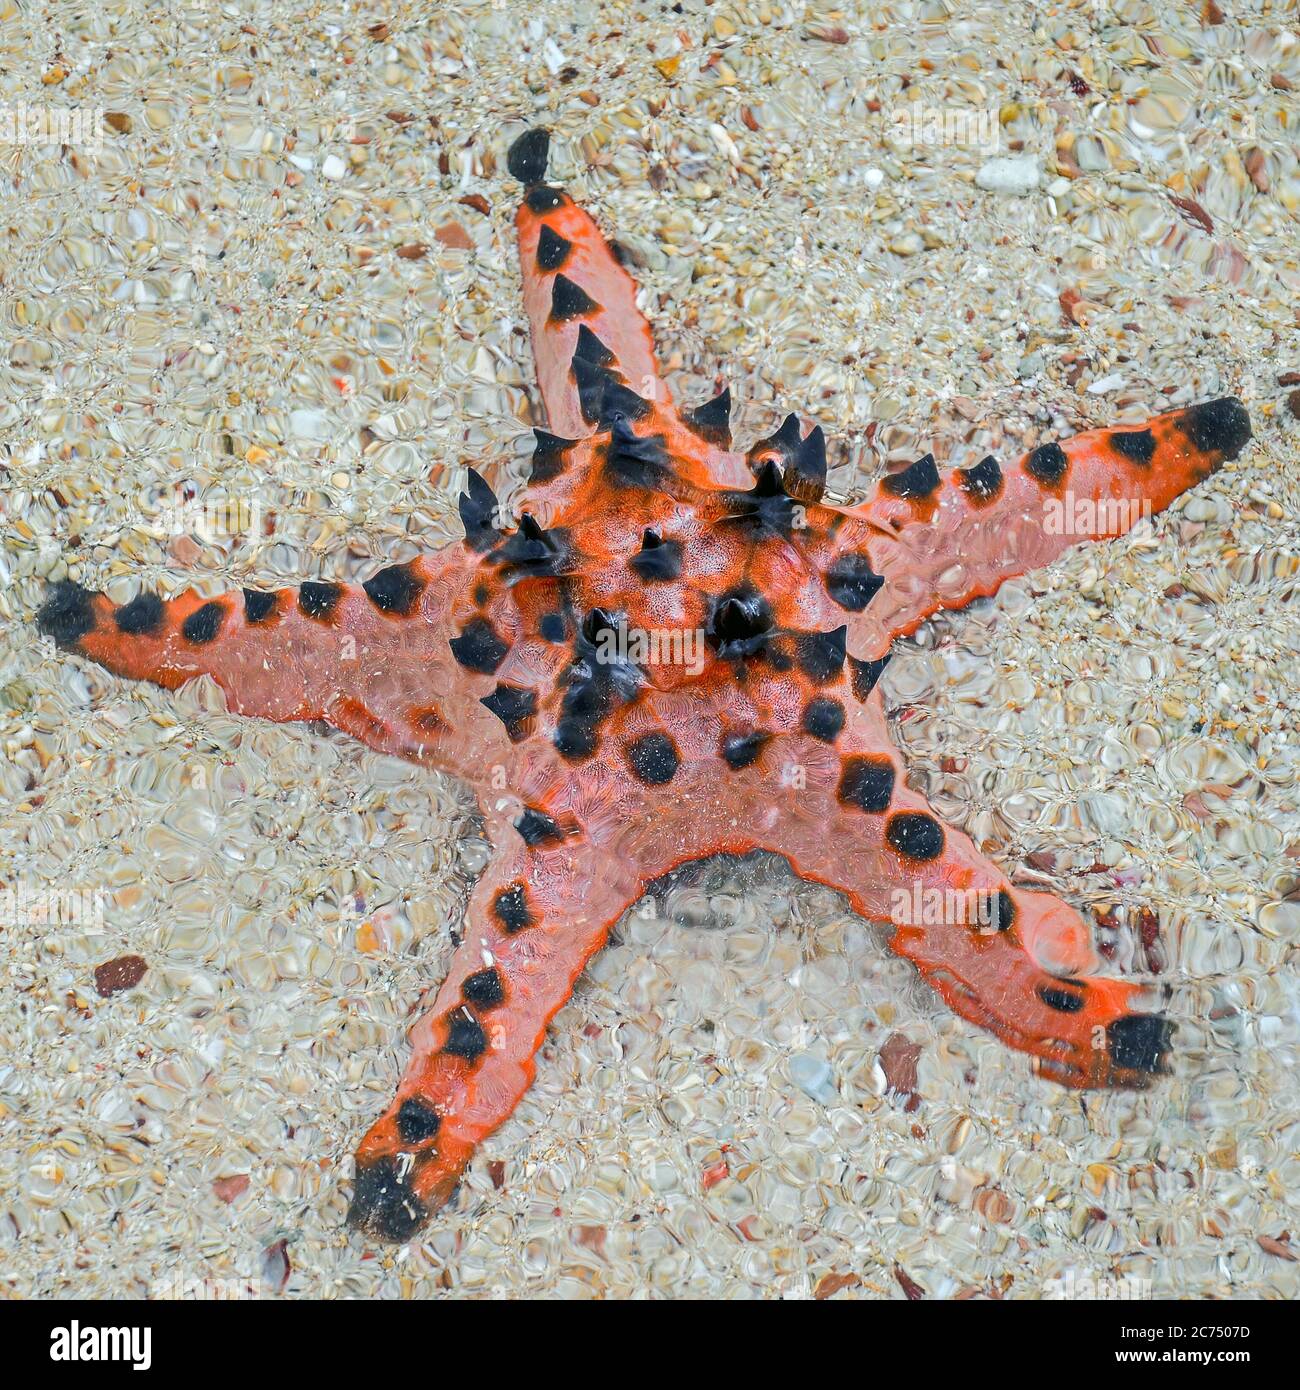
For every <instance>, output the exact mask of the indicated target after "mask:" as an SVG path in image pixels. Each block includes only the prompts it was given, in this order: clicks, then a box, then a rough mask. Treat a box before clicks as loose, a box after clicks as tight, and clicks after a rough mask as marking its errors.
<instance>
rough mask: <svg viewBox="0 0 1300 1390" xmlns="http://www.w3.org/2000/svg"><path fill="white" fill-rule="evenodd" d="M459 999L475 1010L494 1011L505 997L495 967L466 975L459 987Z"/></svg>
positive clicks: (498, 973)
mask: <svg viewBox="0 0 1300 1390" xmlns="http://www.w3.org/2000/svg"><path fill="white" fill-rule="evenodd" d="M460 997H461V998H462V999H463V1000H464V1001H465V1002H466V1003H467V1004H473V1005H474V1007H475V1008H476V1009H495V1008H496V1006H497V1005H498V1004H501V1003H503V1002H504V1001H505V997H506V992H505V988H504V986H503V985H502V983H501V975H500V972H499V971H498V970H497V969H496V968H495V966H489V967H488V968H487V969H486V970H479V971H477V972H475V973H474V974H473V975H467V976H466V977H465V982H464V984H462V985H461V987H460Z"/></svg>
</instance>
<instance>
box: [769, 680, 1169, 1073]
mask: <svg viewBox="0 0 1300 1390" xmlns="http://www.w3.org/2000/svg"><path fill="white" fill-rule="evenodd" d="M873 701H874V702H875V704H876V705H877V706H878V703H879V696H878V695H876V696H874V697H873ZM872 714H873V715H874V716H877V717H879V710H878V709H875V710H873V711H872ZM854 750H856V751H854ZM839 751H840V757H839V760H838V762H837V763H836V764H834V765H833V766H832V767H830V768H829V769H823V770H822V772H821V774H820V776H819V775H818V774H817V768H818V766H819V764H818V763H817V762H815V761H814V758H813V757H810V758H809V759H808V766H809V767H810V769H811V770H812V771H811V774H810V775H811V778H812V780H811V781H810V785H809V787H808V789H807V790H806V791H802V792H800V793H799V794H798V796H797V798H792V800H791V806H790V811H789V815H788V816H787V817H786V818H785V821H784V823H783V825H782V828H781V833H780V836H779V838H776V839H773V840H772V841H771V843H770V844H769V846H768V847H769V848H770V849H772V850H773V851H775V852H776V853H778V854H782V855H784V856H785V857H786V858H787V859H788V860H789V862H790V864H791V866H792V867H793V868H794V870H795V872H796V873H798V874H799V875H800V876H801V877H803V878H807V879H811V880H814V881H816V882H819V883H825V884H828V885H829V886H830V887H832V888H836V889H838V890H839V891H841V892H843V893H844V894H845V895H846V896H847V897H848V899H849V901H850V903H851V904H852V905H853V907H854V909H855V910H856V911H858V912H860V913H861V914H862V915H863V916H864V917H868V918H871V919H874V920H879V921H888V922H892V923H893V924H894V926H895V928H896V930H895V933H894V936H893V938H892V941H891V946H892V948H893V949H894V950H895V951H896V952H898V953H899V954H900V955H903V956H906V957H907V958H908V959H909V960H911V961H913V962H914V963H915V964H916V966H917V968H918V969H919V970H920V972H921V975H922V977H923V978H924V979H925V981H926V983H927V984H929V985H931V986H932V987H933V988H934V989H936V990H938V992H939V993H940V994H941V995H942V996H943V997H944V999H945V1000H946V1001H947V1002H948V1004H949V1005H950V1006H951V1007H952V1008H953V1010H954V1011H955V1012H957V1013H959V1014H961V1015H962V1017H963V1018H966V1019H968V1020H970V1021H971V1022H973V1023H977V1024H979V1025H980V1026H981V1027H983V1028H987V1029H989V1030H990V1031H992V1032H993V1033H995V1034H997V1036H998V1037H999V1038H1001V1039H1002V1041H1003V1042H1005V1043H1007V1044H1008V1045H1010V1046H1011V1047H1015V1048H1018V1049H1019V1050H1021V1051H1024V1052H1028V1053H1030V1054H1032V1055H1033V1056H1034V1057H1036V1058H1037V1059H1038V1068H1039V1070H1040V1071H1041V1072H1042V1073H1043V1074H1044V1075H1045V1076H1048V1077H1050V1078H1051V1079H1053V1080H1055V1081H1058V1082H1061V1083H1063V1084H1065V1085H1068V1086H1075V1087H1096V1086H1126V1087H1134V1088H1138V1087H1142V1086H1144V1085H1146V1084H1147V1083H1148V1082H1149V1080H1150V1078H1151V1076H1152V1075H1154V1074H1156V1073H1158V1072H1160V1071H1162V1070H1163V1057H1164V1053H1165V1052H1166V1051H1167V1049H1168V1042H1169V1036H1170V1033H1171V1031H1172V1030H1171V1028H1170V1026H1169V1025H1168V1023H1167V1022H1166V1021H1165V1020H1164V1019H1163V1018H1161V1017H1160V1016H1158V1015H1154V1014H1143V1013H1140V1012H1136V1011H1135V1009H1134V1004H1135V1002H1136V996H1137V995H1138V994H1139V993H1140V987H1139V986H1138V985H1136V984H1133V983H1130V982H1127V981H1121V980H1113V979H1105V978H1102V977H1099V976H1098V975H1097V974H1096V973H1095V972H1096V970H1097V969H1098V967H1099V965H1100V962H1099V960H1098V958H1097V956H1096V955H1095V953H1094V952H1093V950H1092V946H1091V941H1090V935H1089V932H1088V929H1087V927H1086V925H1085V924H1084V922H1083V921H1082V919H1081V918H1080V917H1079V916H1078V914H1077V913H1076V912H1074V911H1073V910H1072V909H1071V908H1069V907H1067V906H1066V905H1065V904H1064V903H1062V902H1060V901H1058V900H1057V899H1056V898H1053V897H1052V896H1050V895H1049V894H1046V893H1034V892H1027V891H1025V890H1023V889H1020V888H1013V887H1012V886H1011V885H1010V883H1009V882H1008V881H1007V879H1006V876H1005V875H1004V874H1003V873H1002V872H1001V871H999V869H998V868H997V867H996V866H995V865H993V864H991V863H990V862H989V861H988V860H986V859H984V858H983V857H982V856H981V855H980V854H979V853H978V851H977V850H976V849H975V847H974V845H973V844H972V843H971V841H970V840H969V838H968V837H967V836H965V835H963V834H962V833H961V832H960V831H956V830H953V829H950V828H948V827H945V826H943V825H941V824H940V822H939V820H938V818H937V817H936V816H935V815H934V813H933V812H932V811H931V810H930V808H929V807H928V806H927V805H926V803H925V801H924V799H923V798H921V797H920V796H918V795H917V794H916V793H915V792H912V791H911V790H909V789H908V788H906V787H905V786H904V785H903V768H902V764H901V762H900V760H899V757H898V755H897V754H896V753H895V752H894V751H893V750H892V749H889V748H888V747H887V745H886V744H885V742H884V739H883V736H882V737H881V738H879V739H875V738H870V739H863V738H861V737H858V738H853V739H847V738H846V739H844V740H842V747H841V749H840V750H839ZM814 756H815V755H814Z"/></svg>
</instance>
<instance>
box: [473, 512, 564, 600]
mask: <svg viewBox="0 0 1300 1390" xmlns="http://www.w3.org/2000/svg"><path fill="white" fill-rule="evenodd" d="M489 558H490V559H492V560H494V561H495V562H496V563H497V564H499V565H500V566H501V569H502V572H503V573H504V574H505V575H506V576H507V578H508V580H509V582H510V583H512V584H513V583H515V582H516V581H517V580H520V579H545V578H549V579H554V578H556V577H557V576H559V575H561V574H564V573H565V572H566V571H567V570H568V569H569V567H570V565H571V563H572V561H573V553H572V550H571V548H570V545H569V533H568V531H567V530H565V528H564V527H562V526H553V527H552V528H551V529H550V530H549V531H548V530H545V529H544V528H543V527H542V526H540V525H539V524H538V522H537V519H536V517H534V516H533V515H532V514H531V513H530V512H523V513H521V514H520V517H519V527H518V529H517V530H515V531H511V533H510V534H509V535H508V536H507V537H506V539H505V542H504V543H503V544H502V545H499V546H498V547H497V548H496V549H495V550H494V551H493V552H492V554H491V556H490V557H489Z"/></svg>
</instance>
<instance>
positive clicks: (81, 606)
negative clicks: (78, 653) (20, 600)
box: [36, 579, 95, 647]
mask: <svg viewBox="0 0 1300 1390" xmlns="http://www.w3.org/2000/svg"><path fill="white" fill-rule="evenodd" d="M93 598H94V595H93V594H92V593H91V592H90V590H89V589H83V588H82V587H81V585H80V584H74V583H73V582H72V580H70V579H64V580H60V582H59V583H57V584H55V585H54V586H53V587H52V588H51V589H50V591H49V595H48V596H47V598H46V600H45V603H44V604H43V605H42V607H41V610H40V612H39V613H37V615H36V628H37V631H39V632H40V633H41V634H42V635H43V636H45V637H52V638H53V639H54V641H55V642H56V643H57V644H58V645H59V646H60V647H75V646H76V645H77V643H78V642H79V641H80V640H81V639H82V638H83V637H84V636H85V635H86V633H88V632H89V631H90V630H91V629H92V628H93V627H94V626H95V613H94V609H93V608H92V607H91V600H92V599H93Z"/></svg>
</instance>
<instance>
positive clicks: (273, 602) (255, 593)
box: [244, 589, 280, 624]
mask: <svg viewBox="0 0 1300 1390" xmlns="http://www.w3.org/2000/svg"><path fill="white" fill-rule="evenodd" d="M279 603H280V597H279V595H278V594H264V593H262V592H261V591H260V590H258V589H245V590H244V621H245V622H246V623H249V624H254V623H264V622H266V620H267V619H268V618H269V617H271V616H272V614H273V613H274V612H275V610H276V608H277V607H279Z"/></svg>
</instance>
